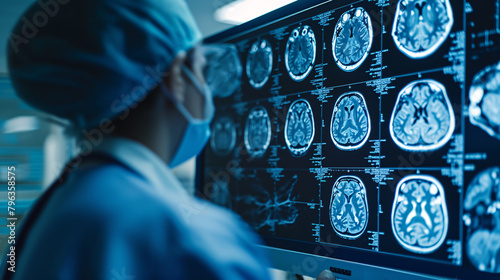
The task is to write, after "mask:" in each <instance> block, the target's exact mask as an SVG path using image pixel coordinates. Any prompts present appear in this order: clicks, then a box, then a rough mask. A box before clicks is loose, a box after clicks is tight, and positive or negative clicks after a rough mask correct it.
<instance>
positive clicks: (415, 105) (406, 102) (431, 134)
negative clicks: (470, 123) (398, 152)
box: [389, 80, 455, 152]
mask: <svg viewBox="0 0 500 280" xmlns="http://www.w3.org/2000/svg"><path fill="white" fill-rule="evenodd" d="M389 130H390V133H391V137H392V139H393V140H394V142H395V143H396V144H397V145H398V146H399V147H400V148H401V149H403V150H408V151H414V152H417V151H418V152H421V151H431V150H436V149H439V148H441V147H442V146H443V145H444V144H446V143H447V142H448V141H449V140H450V138H451V136H452V134H453V131H454V130H455V113H454V112H453V108H452V106H451V103H450V100H449V99H448V95H447V93H446V89H445V88H444V86H443V85H442V84H441V83H439V82H437V81H435V80H419V81H415V82H412V83H410V84H408V85H407V86H406V87H404V88H403V89H402V90H401V91H400V92H399V95H398V98H397V101H396V104H395V105H394V110H393V111H392V116H391V121H390V123H389Z"/></svg>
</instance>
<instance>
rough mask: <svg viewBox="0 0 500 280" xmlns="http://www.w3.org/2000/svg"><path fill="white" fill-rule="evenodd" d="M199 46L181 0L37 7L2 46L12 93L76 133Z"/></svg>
mask: <svg viewBox="0 0 500 280" xmlns="http://www.w3.org/2000/svg"><path fill="white" fill-rule="evenodd" d="M200 39H201V36H200V32H199V30H198V27H197V26H196V24H195V21H194V20H193V17H192V15H191V13H190V11H189V9H188V7H187V5H186V3H185V2H184V1H183V0H141V1H139V0H39V1H37V2H35V3H34V4H33V5H32V6H31V7H30V8H29V9H28V10H27V11H26V12H25V13H24V14H23V15H22V16H21V19H20V20H19V22H18V23H17V24H16V25H15V27H14V29H13V30H12V33H11V36H10V38H9V42H8V48H7V49H8V51H7V52H8V67H9V74H10V78H11V80H12V83H13V86H14V88H15V90H16V92H17V94H18V95H19V97H20V98H21V99H23V100H24V101H26V102H27V103H28V104H30V105H31V106H33V107H35V108H37V109H39V110H42V111H44V112H47V113H49V114H53V115H55V116H57V117H60V118H64V119H68V120H70V121H72V122H73V123H75V124H77V125H78V127H81V128H90V127H94V126H97V125H98V124H99V123H100V122H103V121H106V119H107V120H109V119H113V118H115V117H117V116H118V115H120V114H121V113H124V112H125V111H126V110H128V109H129V108H130V107H134V106H135V104H137V102H138V101H140V100H142V99H143V98H144V97H145V95H146V94H147V93H149V92H150V90H151V89H152V88H154V87H155V86H156V85H157V84H158V83H159V82H160V81H161V80H162V78H163V77H164V76H165V74H166V73H165V72H166V70H167V69H168V67H169V66H170V64H171V63H172V60H173V59H174V58H175V56H176V54H177V53H178V52H179V51H186V50H188V49H189V48H191V47H192V46H194V45H195V44H196V43H197V42H198V41H199V40H200Z"/></svg>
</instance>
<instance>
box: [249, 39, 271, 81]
mask: <svg viewBox="0 0 500 280" xmlns="http://www.w3.org/2000/svg"><path fill="white" fill-rule="evenodd" d="M272 68H273V49H272V47H271V44H270V43H269V42H268V41H267V40H264V39H262V40H257V41H256V42H255V43H253V45H252V47H251V48H250V51H249V52H248V57H247V67H246V70H247V76H248V81H249V82H250V84H251V85H252V86H253V87H254V88H256V89H259V88H261V87H262V86H264V84H265V83H266V82H267V80H268V79H269V75H270V74H271V70H272Z"/></svg>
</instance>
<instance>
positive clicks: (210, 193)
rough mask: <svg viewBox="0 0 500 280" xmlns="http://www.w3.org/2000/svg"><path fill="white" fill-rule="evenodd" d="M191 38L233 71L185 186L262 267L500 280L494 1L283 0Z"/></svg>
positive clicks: (499, 54)
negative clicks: (266, 257)
mask: <svg viewBox="0 0 500 280" xmlns="http://www.w3.org/2000/svg"><path fill="white" fill-rule="evenodd" d="M270 1H271V0H270ZM206 41H207V42H219V43H233V44H235V45H236V47H237V49H238V51H239V54H240V59H241V62H242V69H243V71H242V72H243V73H242V84H241V88H240V89H239V90H237V91H236V92H235V93H233V94H232V95H230V96H227V97H223V98H216V99H215V100H214V102H215V105H216V115H215V118H214V120H213V123H212V135H211V139H210V142H209V144H208V145H207V147H206V148H205V150H204V152H203V154H202V155H201V156H200V157H199V159H198V166H197V170H198V172H197V176H198V177H197V179H198V186H199V193H200V195H201V196H203V197H205V198H207V199H210V200H212V201H213V202H215V203H218V204H220V205H224V206H226V207H228V208H230V209H232V210H234V211H235V212H236V213H238V214H239V215H241V217H242V218H243V219H244V220H245V221H246V222H247V223H248V224H249V225H250V227H252V228H253V229H254V230H255V231H256V232H258V233H259V234H260V235H261V236H262V238H263V240H264V242H265V246H264V247H265V248H266V249H267V250H268V251H269V254H270V256H271V259H272V261H273V263H274V265H275V266H276V267H277V268H281V269H284V270H288V271H291V272H293V273H297V274H303V275H309V276H316V275H317V273H318V272H319V271H320V270H323V269H331V270H332V271H333V272H334V273H335V274H336V276H337V277H338V278H340V279H500V109H499V108H500V63H499V62H500V0H482V1H455V0H399V1H398V0H351V1H347V0H334V1H298V2H296V3H293V4H291V5H288V6H286V7H284V8H281V9H279V10H276V11H274V12H272V13H269V14H267V15H265V16H262V17H260V18H258V19H255V20H252V21H250V22H248V23H245V24H243V25H240V26H237V27H234V28H232V29H229V30H227V31H225V32H222V33H220V34H217V35H215V36H212V37H210V38H207V40H206Z"/></svg>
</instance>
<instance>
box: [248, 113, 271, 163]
mask: <svg viewBox="0 0 500 280" xmlns="http://www.w3.org/2000/svg"><path fill="white" fill-rule="evenodd" d="M244 140H245V147H246V148H247V151H248V153H249V155H250V156H251V157H261V156H262V155H264V153H265V152H266V150H267V148H268V147H269V143H270V142H271V120H270V119H269V115H268V114H267V110H266V108H264V107H262V106H257V107H254V108H253V109H251V110H250V113H249V114H248V118H247V121H246V125H245V135H244Z"/></svg>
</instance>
